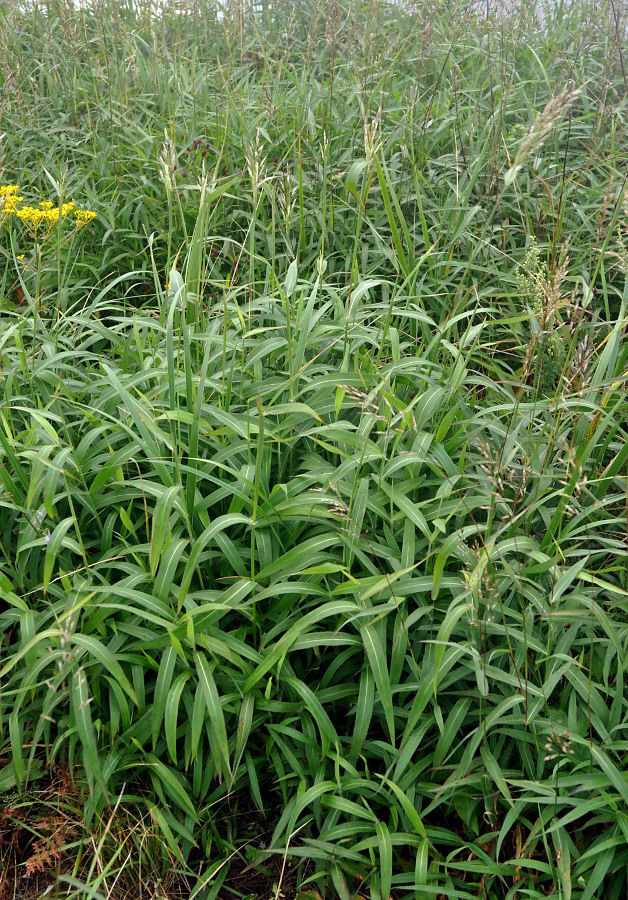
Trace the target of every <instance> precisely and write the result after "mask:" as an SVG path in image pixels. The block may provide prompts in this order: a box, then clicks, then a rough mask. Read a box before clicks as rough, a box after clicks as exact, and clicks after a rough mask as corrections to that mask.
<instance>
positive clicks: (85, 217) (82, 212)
mask: <svg viewBox="0 0 628 900" xmlns="http://www.w3.org/2000/svg"><path fill="white" fill-rule="evenodd" d="M74 215H75V216H76V225H77V228H82V227H83V225H87V224H88V223H89V222H91V221H92V219H95V218H96V213H95V212H93V211H92V210H91V209H75V210H74Z"/></svg>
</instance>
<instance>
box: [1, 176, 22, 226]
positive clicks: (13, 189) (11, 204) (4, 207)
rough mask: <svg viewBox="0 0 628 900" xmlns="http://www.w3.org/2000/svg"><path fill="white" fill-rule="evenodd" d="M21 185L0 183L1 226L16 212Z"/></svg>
mask: <svg viewBox="0 0 628 900" xmlns="http://www.w3.org/2000/svg"><path fill="white" fill-rule="evenodd" d="M18 191H19V187H18V186H17V184H0V227H2V225H4V223H5V222H6V220H7V219H8V218H9V216H10V215H12V213H14V212H15V210H16V206H17V204H18V203H19V202H20V201H21V199H22V198H21V197H18V196H17V192H18Z"/></svg>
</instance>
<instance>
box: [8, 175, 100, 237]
mask: <svg viewBox="0 0 628 900" xmlns="http://www.w3.org/2000/svg"><path fill="white" fill-rule="evenodd" d="M18 191H19V187H18V185H17V184H3V185H0V227H1V226H2V225H3V224H4V223H5V221H6V220H7V219H8V218H9V216H11V215H14V216H16V217H17V218H18V219H19V220H20V222H21V223H22V224H23V225H24V226H25V227H26V228H27V229H28V230H29V231H30V233H31V234H32V236H33V237H34V238H35V240H38V239H41V238H45V237H46V236H47V235H48V234H50V232H51V230H52V228H53V227H54V226H55V225H56V224H57V223H58V222H60V221H63V220H64V219H65V217H66V216H68V215H69V214H70V213H72V214H73V215H74V224H75V225H76V228H77V230H78V229H80V228H83V226H84V225H87V224H88V223H89V222H91V221H92V219H95V218H96V213H95V212H93V211H92V210H91V209H76V208H75V204H74V201H72V202H70V203H63V204H62V206H61V208H60V209H59V207H58V206H57V205H55V204H54V203H53V202H52V200H41V201H40V203H39V206H20V207H18V203H20V202H21V200H22V197H19V196H18Z"/></svg>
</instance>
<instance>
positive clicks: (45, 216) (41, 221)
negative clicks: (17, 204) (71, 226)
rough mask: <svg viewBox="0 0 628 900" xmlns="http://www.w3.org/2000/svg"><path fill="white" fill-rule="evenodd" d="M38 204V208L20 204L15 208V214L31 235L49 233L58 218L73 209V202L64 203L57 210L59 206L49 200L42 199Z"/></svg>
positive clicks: (39, 235)
mask: <svg viewBox="0 0 628 900" xmlns="http://www.w3.org/2000/svg"><path fill="white" fill-rule="evenodd" d="M39 206H40V208H39V209H38V208H37V207H36V206H22V207H21V208H20V209H16V210H15V215H16V216H17V217H18V219H19V220H20V222H22V223H23V224H24V225H26V227H27V228H28V230H29V231H30V232H31V234H32V235H33V237H42V236H44V235H46V234H49V233H50V231H51V229H52V228H53V226H54V225H56V224H57V222H58V221H59V219H60V218H61V219H65V217H66V216H67V214H68V213H69V212H71V211H72V209H74V203H64V204H63V206H62V207H61V210H59V207H58V206H55V205H54V203H52V201H50V200H42V201H41V203H40V204H39Z"/></svg>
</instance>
